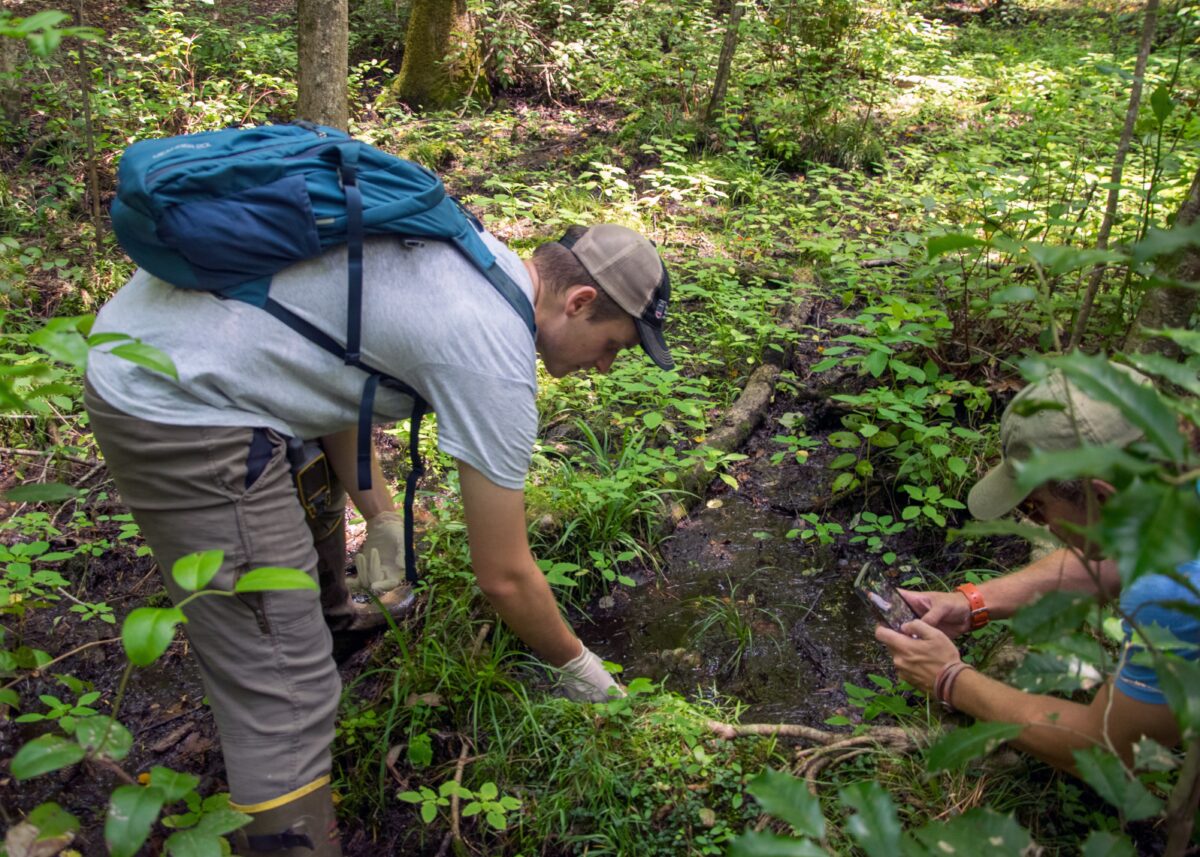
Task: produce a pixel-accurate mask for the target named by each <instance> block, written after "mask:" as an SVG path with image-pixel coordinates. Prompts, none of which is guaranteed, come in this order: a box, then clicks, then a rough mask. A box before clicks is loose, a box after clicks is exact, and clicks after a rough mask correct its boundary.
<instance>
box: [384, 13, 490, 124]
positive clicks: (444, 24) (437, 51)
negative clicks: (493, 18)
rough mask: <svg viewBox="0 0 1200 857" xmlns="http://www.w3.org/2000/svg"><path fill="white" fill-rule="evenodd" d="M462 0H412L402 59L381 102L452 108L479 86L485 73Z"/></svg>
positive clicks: (470, 22) (479, 88) (483, 88)
mask: <svg viewBox="0 0 1200 857" xmlns="http://www.w3.org/2000/svg"><path fill="white" fill-rule="evenodd" d="M482 65H483V64H482V62H481V61H480V57H479V47H478V44H477V43H476V41H475V29H474V24H473V23H472V20H471V16H470V15H469V14H468V13H467V4H466V0H412V7H411V11H410V12H409V17H408V32H407V33H406V34H405V38H404V59H403V61H402V62H401V64H400V74H399V76H398V77H397V78H396V79H395V80H394V81H393V82H392V83H391V84H390V85H389V86H388V89H387V92H385V94H384V102H385V103H387V102H389V101H403V102H404V103H405V104H408V105H409V106H411V107H426V108H434V109H436V108H439V107H450V106H452V105H453V104H455V103H457V102H458V101H459V100H461V99H462V98H463V97H464V96H465V95H467V94H468V93H475V92H476V91H477V90H480V91H486V86H484V87H480V85H479V83H480V82H479V77H480V76H481V75H482V74H483V67H482Z"/></svg>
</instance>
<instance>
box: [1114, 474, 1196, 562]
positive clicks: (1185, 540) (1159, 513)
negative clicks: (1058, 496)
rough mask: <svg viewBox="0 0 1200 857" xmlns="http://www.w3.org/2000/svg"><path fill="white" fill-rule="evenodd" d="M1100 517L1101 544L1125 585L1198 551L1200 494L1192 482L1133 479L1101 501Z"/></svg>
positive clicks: (1187, 558)
mask: <svg viewBox="0 0 1200 857" xmlns="http://www.w3.org/2000/svg"><path fill="white" fill-rule="evenodd" d="M1100 520H1101V526H1100V527H1099V528H1098V535H1099V539H1100V541H1101V546H1102V547H1103V548H1104V550H1105V553H1106V555H1107V556H1108V557H1110V558H1111V559H1114V560H1116V562H1117V567H1118V568H1119V569H1120V572H1121V582H1122V584H1123V585H1125V586H1128V585H1129V584H1131V583H1132V582H1133V581H1134V580H1136V579H1137V578H1138V577H1140V576H1141V575H1143V574H1146V573H1148V572H1153V571H1156V570H1157V569H1160V568H1173V567H1175V566H1177V565H1179V564H1180V563H1183V562H1188V561H1190V560H1192V559H1195V558H1196V556H1198V555H1200V497H1197V495H1196V490H1195V487H1194V486H1192V485H1182V486H1168V485H1163V484H1162V483H1160V482H1150V481H1145V480H1142V479H1140V478H1138V479H1134V480H1133V481H1132V482H1131V483H1130V484H1129V485H1127V486H1126V487H1124V488H1122V489H1121V490H1120V491H1118V492H1117V493H1116V495H1115V496H1113V497H1112V499H1110V500H1109V501H1108V502H1107V503H1105V504H1104V508H1103V509H1102V510H1101V513H1100Z"/></svg>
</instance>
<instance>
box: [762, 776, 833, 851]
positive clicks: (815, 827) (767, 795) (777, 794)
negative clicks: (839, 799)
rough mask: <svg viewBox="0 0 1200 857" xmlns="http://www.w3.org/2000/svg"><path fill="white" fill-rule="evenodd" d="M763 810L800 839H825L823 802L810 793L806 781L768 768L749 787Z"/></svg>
mask: <svg viewBox="0 0 1200 857" xmlns="http://www.w3.org/2000/svg"><path fill="white" fill-rule="evenodd" d="M747 791H749V792H750V794H752V795H754V797H755V799H757V800H758V802H759V803H760V804H761V805H762V808H763V811H764V812H766V813H768V814H769V815H773V816H775V817H776V818H778V819H780V820H781V821H786V822H787V823H788V824H790V825H791V826H792V828H793V829H794V830H795V831H796V832H797V833H798V834H799V835H801V836H811V837H813V838H816V839H823V838H824V837H825V816H824V815H823V814H822V813H821V802H820V801H819V800H817V798H815V797H814V796H813V795H811V794H809V791H808V786H807V784H805V782H804V780H801V779H798V778H796V777H793V776H792V775H791V774H786V773H781V772H779V771H776V770H773V769H771V768H766V769H765V770H764V771H763V772H762V773H761V774H759V775H758V776H756V777H755V778H754V779H752V780H751V781H750V782H749V783H748V784H747Z"/></svg>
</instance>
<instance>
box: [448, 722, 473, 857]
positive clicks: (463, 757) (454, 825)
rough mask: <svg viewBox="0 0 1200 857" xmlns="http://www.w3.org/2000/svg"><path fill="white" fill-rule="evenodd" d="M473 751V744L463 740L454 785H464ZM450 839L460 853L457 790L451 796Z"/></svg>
mask: <svg viewBox="0 0 1200 857" xmlns="http://www.w3.org/2000/svg"><path fill="white" fill-rule="evenodd" d="M469 749H471V742H470V741H468V740H467V739H466V738H465V737H464V738H463V739H462V750H460V751H459V754H458V764H456V765H455V766H454V784H455V785H456V786H461V785H462V778H463V771H464V770H466V767H467V751H468V750H469ZM450 837H451V839H452V841H453V842H454V850H455V851H456V852H459V851H461V850H462V848H463V838H462V830H461V829H460V827H459V814H458V791H457V790H455V792H454V793H453V794H451V795H450Z"/></svg>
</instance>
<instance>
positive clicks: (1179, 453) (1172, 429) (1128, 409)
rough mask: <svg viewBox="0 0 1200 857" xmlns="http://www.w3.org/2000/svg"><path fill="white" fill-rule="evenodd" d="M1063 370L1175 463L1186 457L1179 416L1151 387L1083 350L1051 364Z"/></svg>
mask: <svg viewBox="0 0 1200 857" xmlns="http://www.w3.org/2000/svg"><path fill="white" fill-rule="evenodd" d="M1047 362H1048V363H1049V364H1050V365H1051V366H1054V367H1056V368H1059V369H1061V370H1062V371H1063V372H1064V373H1065V374H1066V376H1067V377H1068V378H1069V379H1070V380H1071V382H1072V383H1073V384H1074V385H1075V386H1076V387H1078V388H1079V389H1080V390H1082V391H1083V392H1084V393H1085V394H1086V395H1087V396H1088V397H1089V398H1092V399H1095V400H1097V401H1100V402H1107V403H1108V404H1110V405H1112V406H1113V407H1115V408H1116V409H1117V410H1119V411H1120V412H1121V415H1122V416H1123V417H1124V418H1125V419H1126V420H1128V421H1129V422H1131V423H1132V424H1133V425H1135V426H1137V427H1138V428H1140V429H1141V430H1142V431H1143V432H1145V434H1146V440H1148V441H1149V442H1150V443H1152V444H1153V445H1155V446H1156V447H1158V449H1159V450H1160V451H1161V452H1162V453H1163V454H1164V455H1165V456H1166V457H1167V458H1168V459H1169V460H1171V461H1172V462H1180V461H1182V459H1183V455H1184V448H1185V444H1184V438H1183V435H1182V434H1180V432H1179V427H1178V424H1177V422H1176V419H1175V413H1174V412H1173V411H1172V410H1171V409H1170V408H1169V407H1167V404H1166V402H1164V401H1163V398H1162V396H1160V395H1159V394H1158V392H1157V391H1156V390H1155V389H1154V386H1153V385H1151V384H1140V383H1138V382H1137V381H1135V380H1134V379H1133V378H1131V377H1130V376H1129V375H1127V374H1125V373H1124V372H1122V371H1121V370H1119V369H1117V368H1115V367H1114V366H1113V365H1112V364H1111V363H1109V362H1108V361H1107V360H1105V359H1104V358H1103V357H1093V356H1088V355H1085V354H1083V353H1081V352H1079V351H1075V352H1072V353H1070V354H1067V355H1065V356H1062V357H1056V358H1054V359H1053V360H1049V361H1047Z"/></svg>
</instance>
